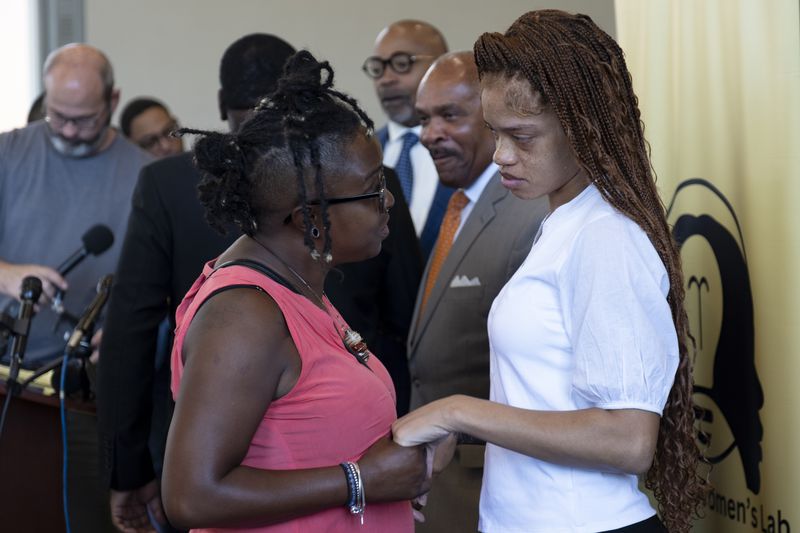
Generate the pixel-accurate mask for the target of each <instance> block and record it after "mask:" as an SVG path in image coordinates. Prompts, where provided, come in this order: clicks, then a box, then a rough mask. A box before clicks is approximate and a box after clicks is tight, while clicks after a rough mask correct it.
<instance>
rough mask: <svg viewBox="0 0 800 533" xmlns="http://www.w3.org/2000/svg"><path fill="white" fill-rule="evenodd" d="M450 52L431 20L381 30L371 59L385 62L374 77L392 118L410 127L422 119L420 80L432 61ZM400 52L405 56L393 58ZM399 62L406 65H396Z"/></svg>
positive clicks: (379, 96)
mask: <svg viewBox="0 0 800 533" xmlns="http://www.w3.org/2000/svg"><path fill="white" fill-rule="evenodd" d="M446 52H447V42H446V41H445V39H444V37H443V36H442V34H441V32H440V31H439V30H437V29H436V28H434V27H433V26H431V25H430V24H428V23H427V22H422V21H419V20H401V21H398V22H395V23H393V24H390V25H389V26H387V27H386V28H384V29H383V30H381V32H380V33H379V34H378V37H377V39H375V48H374V50H373V56H372V58H371V60H373V61H374V60H375V59H377V60H379V62H382V63H383V64H384V69H383V71H382V72H381V73H380V75H379V76H377V77H373V81H374V83H375V91H376V93H377V94H378V98H379V99H380V102H381V107H383V110H384V112H385V113H386V114H387V115H388V116H389V118H390V119H391V120H393V121H394V122H397V123H399V124H402V125H404V126H408V127H412V126H416V125H417V124H418V123H419V120H418V119H417V117H416V114H415V113H414V99H415V95H416V92H417V87H418V86H419V81H420V79H422V75H423V74H425V70H426V69H427V68H428V67H429V66H430V64H431V62H432V61H433V60H434V59H436V58H437V57H439V56H440V55H442V54H444V53H446ZM398 56H399V57H400V59H401V60H398V61H396V62H394V63H390V62H389V61H390V60H391V59H392V58H393V57H395V58H397V57H398ZM368 61H369V60H368ZM398 65H400V66H402V67H404V68H396V67H397V66H398ZM405 67H407V68H405ZM398 70H399V72H398Z"/></svg>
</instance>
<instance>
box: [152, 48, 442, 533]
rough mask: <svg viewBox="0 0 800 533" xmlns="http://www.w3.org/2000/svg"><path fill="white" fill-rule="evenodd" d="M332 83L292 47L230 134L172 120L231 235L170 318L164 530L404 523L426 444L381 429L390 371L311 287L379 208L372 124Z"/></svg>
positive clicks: (381, 226) (368, 241)
mask: <svg viewBox="0 0 800 533" xmlns="http://www.w3.org/2000/svg"><path fill="white" fill-rule="evenodd" d="M332 84H333V71H332V70H331V68H330V66H329V65H328V63H327V62H322V63H320V62H317V61H316V60H315V59H314V57H313V56H312V55H311V54H310V53H308V52H305V51H304V52H299V53H298V54H296V55H295V56H292V57H291V58H290V59H289V60H288V63H287V65H286V67H285V71H284V75H283V77H282V78H281V79H280V80H279V82H278V89H277V90H276V91H275V92H274V93H273V94H271V95H269V96H268V97H266V98H264V99H263V100H262V102H261V103H260V104H259V105H258V107H256V109H255V110H254V111H253V114H252V116H251V117H250V118H249V119H248V120H247V121H246V122H245V123H244V124H243V125H242V126H241V128H240V129H239V130H238V132H236V133H229V134H223V133H212V132H201V131H196V130H183V132H184V133H192V134H199V135H201V138H200V140H199V141H198V142H197V144H196V145H195V148H194V153H195V160H196V164H197V166H198V167H199V168H200V170H201V171H202V172H203V173H204V178H203V181H202V182H201V184H200V187H199V188H200V199H201V201H202V202H203V204H204V205H205V207H206V210H207V215H208V218H209V221H210V222H212V224H214V225H216V226H217V227H220V226H223V227H224V226H226V225H229V224H236V225H237V226H238V227H239V228H240V229H241V231H242V233H243V234H244V235H243V236H242V237H241V238H239V239H238V240H237V241H236V242H234V244H233V245H231V247H230V248H228V249H227V250H226V251H225V252H223V253H222V255H221V256H220V257H219V258H217V259H216V260H214V261H211V262H209V263H208V264H207V265H206V266H205V268H204V270H203V272H202V274H201V275H200V277H199V278H198V280H197V281H196V282H195V284H194V285H193V286H192V288H191V289H190V291H189V293H188V294H187V295H186V298H185V299H184V301H183V303H182V304H181V306H180V307H179V308H178V310H177V313H176V315H177V328H176V332H175V343H174V347H173V352H172V376H173V382H172V390H173V395H174V396H175V398H176V408H175V416H174V418H173V419H172V425H171V427H170V432H169V438H168V442H167V452H166V458H165V464H164V479H163V491H164V504H165V509H166V512H167V515H168V516H169V517H170V520H171V521H172V522H173V523H174V524H175V525H176V526H179V527H185V528H196V529H195V530H210V528H214V530H215V531H216V530H218V529H219V530H223V529H224V530H226V531H230V530H236V531H263V532H267V531H269V532H300V531H351V530H353V529H358V530H360V531H379V532H381V533H386V532H402V533H410V532H412V531H413V518H412V509H411V505H410V502H409V500H411V499H412V498H414V497H416V496H418V495H419V494H420V493H422V492H424V491H425V490H426V489H427V486H428V485H429V475H428V473H427V468H426V461H425V455H426V454H425V451H424V450H423V449H422V448H420V447H416V448H403V447H401V446H398V445H397V444H395V443H393V442H392V441H391V439H390V438H389V432H390V428H391V424H392V422H393V421H394V420H395V418H396V415H395V391H394V388H393V386H392V381H391V379H390V377H389V374H388V373H387V371H386V369H385V368H384V367H383V365H381V363H380V361H379V360H378V359H377V358H375V357H372V356H371V355H372V354H371V353H370V352H369V350H368V348H367V346H366V345H365V343H364V342H363V340H361V338H360V336H359V335H358V333H356V332H355V331H353V330H352V329H351V328H350V327H349V326H348V325H347V324H346V323H345V321H344V320H343V319H342V317H341V316H340V315H339V313H338V312H337V311H336V309H334V308H333V306H332V305H331V303H330V301H329V300H328V299H327V297H326V296H325V294H324V293H323V282H324V279H325V276H326V274H327V273H328V271H329V270H330V269H331V268H333V267H335V266H336V265H337V264H341V263H349V262H355V261H360V260H364V259H367V258H370V257H374V256H375V255H377V254H378V252H379V251H380V249H381V242H382V241H383V239H385V238H386V236H387V235H388V227H387V222H388V220H389V209H390V208H391V207H392V205H393V204H394V198H393V197H392V194H391V193H390V192H389V191H387V190H386V182H385V178H384V176H383V170H382V164H381V151H380V147H379V145H378V141H377V139H376V138H375V137H374V136H373V135H372V122H371V121H370V119H369V118H368V117H367V116H366V115H365V114H364V112H363V111H362V110H361V109H360V108H359V107H358V105H357V104H356V102H355V101H354V100H353V99H352V98H350V97H348V96H346V95H344V94H342V93H340V92H338V91H336V90H334V89H333V88H332ZM367 504H369V505H368V507H369V509H366V507H367ZM362 526H363V527H362Z"/></svg>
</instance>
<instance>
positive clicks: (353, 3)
mask: <svg viewBox="0 0 800 533" xmlns="http://www.w3.org/2000/svg"><path fill="white" fill-rule="evenodd" d="M85 1H86V4H85V13H86V39H87V42H89V43H91V44H93V45H95V46H98V47H99V48H101V49H102V50H104V51H105V52H106V53H107V54H108V55H109V57H110V58H111V61H112V62H113V64H114V67H115V69H116V76H117V84H118V86H119V87H121V89H122V101H121V105H124V104H125V102H127V101H128V100H129V99H130V98H133V97H135V96H139V95H153V96H156V97H158V98H161V99H163V100H164V101H165V102H166V103H167V104H168V105H169V106H170V107H171V108H172V109H173V111H174V113H175V114H176V115H177V116H178V117H179V119H180V120H181V121H182V122H183V124H185V125H191V126H195V127H203V128H223V127H224V124H222V123H221V122H220V121H219V115H218V113H217V111H216V91H217V88H218V80H217V69H218V65H219V60H220V57H221V56H222V53H223V51H224V50H225V48H226V47H227V46H228V45H229V44H230V43H232V42H233V41H234V40H236V39H237V38H239V37H241V36H242V35H245V34H247V33H252V32H257V31H260V32H269V33H274V34H276V35H279V36H281V37H283V38H284V39H286V40H287V41H289V42H290V43H292V44H293V45H294V46H295V47H298V48H300V47H307V48H308V49H310V50H311V52H312V53H314V54H315V55H316V56H317V57H320V58H324V59H328V60H329V61H330V62H331V64H332V65H333V67H334V70H335V72H336V80H337V85H338V87H339V88H340V89H342V90H344V91H346V92H349V93H351V94H353V95H354V96H355V97H356V98H357V99H358V100H359V101H360V102H361V103H362V104H364V106H365V108H366V110H367V112H368V113H369V114H370V116H372V117H373V119H375V121H376V123H379V124H380V123H383V122H384V118H383V114H382V113H381V111H380V108H379V106H378V103H377V101H376V99H375V96H374V92H373V89H372V84H371V82H370V81H369V80H368V79H367V78H366V76H364V74H363V73H362V72H361V63H362V62H363V60H364V58H365V57H366V56H367V55H369V54H370V52H371V51H372V45H373V42H374V40H375V36H376V35H377V33H378V32H379V31H380V29H381V28H382V27H383V26H385V25H386V24H387V23H389V22H392V21H395V20H399V19H402V18H419V19H424V20H427V21H429V22H431V23H433V24H435V25H436V26H438V27H439V28H440V29H441V30H442V32H443V33H444V34H445V36H446V38H447V40H448V41H449V43H450V48H451V49H453V50H457V49H467V48H471V47H472V44H473V42H474V41H475V39H476V37H477V36H478V35H479V34H480V33H482V32H484V31H504V30H505V29H506V28H507V27H508V26H509V25H510V24H511V23H512V22H513V21H514V19H516V18H517V17H518V16H519V15H521V14H522V13H524V12H525V11H529V10H531V9H537V8H543V7H558V8H561V9H565V10H567V11H574V12H582V13H586V14H588V15H590V16H592V18H594V20H595V21H597V23H598V24H599V25H600V26H602V27H603V28H604V29H606V30H607V31H608V32H609V33H611V34H612V35H613V34H614V20H615V19H614V4H613V0H551V1H550V2H544V1H530V0H528V1H522V0H503V1H501V2H488V1H483V2H479V1H476V0H461V1H459V0H439V1H436V2H434V1H431V0H405V1H404V2H396V3H390V2H388V1H386V0H380V1H371V2H368V1H359V0H347V1H330V2H324V1H310V0H228V1H225V2H223V1H220V0H137V1H135V2H131V1H127V0H125V1H123V0H85Z"/></svg>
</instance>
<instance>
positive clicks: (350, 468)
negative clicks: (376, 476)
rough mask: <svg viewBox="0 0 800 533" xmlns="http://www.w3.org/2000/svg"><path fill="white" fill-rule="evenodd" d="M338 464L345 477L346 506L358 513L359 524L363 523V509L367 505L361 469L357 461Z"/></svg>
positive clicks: (351, 511)
mask: <svg viewBox="0 0 800 533" xmlns="http://www.w3.org/2000/svg"><path fill="white" fill-rule="evenodd" d="M339 466H341V467H342V470H344V473H345V477H346V478H347V508H348V509H349V510H350V513H351V514H357V515H359V518H360V519H361V525H364V509H365V508H366V507H367V502H366V498H365V497H364V483H363V481H362V480H361V470H360V469H359V468H358V463H351V462H350V461H346V462H344V463H341V464H340V465H339Z"/></svg>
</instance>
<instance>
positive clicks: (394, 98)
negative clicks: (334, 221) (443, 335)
mask: <svg viewBox="0 0 800 533" xmlns="http://www.w3.org/2000/svg"><path fill="white" fill-rule="evenodd" d="M445 52H447V42H446V41H445V39H444V36H443V35H442V34H441V32H440V31H439V30H438V29H436V28H435V27H433V26H432V25H430V24H428V23H427V22H422V21H419V20H401V21H398V22H394V23H392V24H390V25H389V26H387V27H385V28H384V29H383V30H381V32H380V33H379V34H378V37H377V39H375V47H374V48H373V51H372V55H371V56H370V57H368V58H367V59H365V60H364V64H363V65H362V66H361V68H362V70H363V71H364V73H365V74H366V75H367V76H368V77H369V78H371V79H372V82H373V84H374V86H375V93H376V95H377V96H378V100H379V101H380V103H381V108H382V109H383V111H384V113H386V116H387V118H388V119H389V121H388V123H387V124H386V126H384V127H383V128H381V129H380V130H378V140H379V141H380V143H381V148H382V149H383V164H384V165H386V166H387V167H391V168H393V169H394V170H395V171H396V172H397V177H398V178H399V179H400V184H401V186H402V189H403V196H404V197H405V199H406V202H407V203H408V206H409V209H410V211H411V218H412V220H413V221H414V227H415V229H416V230H417V236H418V237H419V242H420V248H421V249H422V256H423V258H424V259H427V258H428V255H429V254H430V251H431V249H432V248H433V243H434V241H435V240H436V235H437V234H438V231H439V224H441V222H442V216H443V215H444V210H445V208H446V207H447V200H448V199H449V198H450V195H451V194H452V193H453V189H451V188H449V187H445V186H444V185H441V184H440V183H439V180H438V178H437V175H436V167H435V166H434V164H433V161H432V160H431V157H430V155H428V152H427V151H426V150H425V147H423V146H422V145H421V144H420V142H419V136H420V129H421V127H420V125H419V117H418V116H417V113H416V111H415V110H414V100H415V97H416V94H417V86H418V85H419V81H420V80H421V79H422V75H423V74H425V71H426V70H427V68H428V67H429V66H430V65H431V63H432V62H433V61H434V60H435V59H436V58H437V57H439V56H440V55H442V54H444V53H445Z"/></svg>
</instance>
